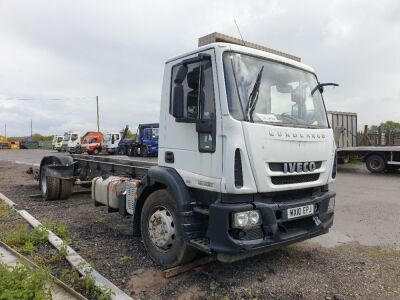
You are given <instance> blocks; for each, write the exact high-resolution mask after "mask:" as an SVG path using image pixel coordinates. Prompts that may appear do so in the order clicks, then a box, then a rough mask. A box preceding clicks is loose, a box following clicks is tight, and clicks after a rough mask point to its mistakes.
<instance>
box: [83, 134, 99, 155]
mask: <svg viewBox="0 0 400 300" xmlns="http://www.w3.org/2000/svg"><path fill="white" fill-rule="evenodd" d="M102 145H103V133H101V132H97V131H88V132H87V133H86V134H85V135H84V136H83V138H82V152H83V153H84V152H87V153H88V154H95V155H97V154H99V153H100V152H101V148H102Z"/></svg>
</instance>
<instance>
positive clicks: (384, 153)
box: [328, 111, 400, 173]
mask: <svg viewBox="0 0 400 300" xmlns="http://www.w3.org/2000/svg"><path fill="white" fill-rule="evenodd" d="M328 119H329V121H330V124H331V127H332V128H333V131H334V136H335V142H336V145H337V154H338V161H339V162H343V163H347V162H349V161H350V160H351V159H355V158H357V159H358V158H360V159H362V161H363V162H364V163H365V165H366V167H367V169H368V170H369V171H370V172H372V173H382V172H385V171H394V170H398V169H400V132H399V131H393V130H388V131H381V130H380V129H379V130H378V132H377V133H369V132H368V126H365V127H364V132H363V133H362V134H361V133H359V132H358V130H357V114H356V113H352V112H338V111H329V112H328Z"/></svg>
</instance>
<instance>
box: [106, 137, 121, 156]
mask: <svg viewBox="0 0 400 300" xmlns="http://www.w3.org/2000/svg"><path fill="white" fill-rule="evenodd" d="M121 139H122V133H121V132H107V133H106V134H104V139H103V149H104V150H105V151H106V152H107V153H108V154H115V153H117V151H118V144H119V142H120V141H121Z"/></svg>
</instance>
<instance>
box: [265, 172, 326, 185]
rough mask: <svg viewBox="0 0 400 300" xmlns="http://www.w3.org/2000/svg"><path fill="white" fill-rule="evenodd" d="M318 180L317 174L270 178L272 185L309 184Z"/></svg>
mask: <svg viewBox="0 0 400 300" xmlns="http://www.w3.org/2000/svg"><path fill="white" fill-rule="evenodd" d="M318 179H319V173H314V174H304V175H287V176H272V177H271V181H272V184H275V185H282V184H292V183H303V182H311V181H316V180H318Z"/></svg>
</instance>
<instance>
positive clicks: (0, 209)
mask: <svg viewBox="0 0 400 300" xmlns="http://www.w3.org/2000/svg"><path fill="white" fill-rule="evenodd" d="M10 213H11V208H10V207H9V206H8V205H7V204H5V203H4V202H2V201H0V217H5V216H8V215H9V214H10Z"/></svg>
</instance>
